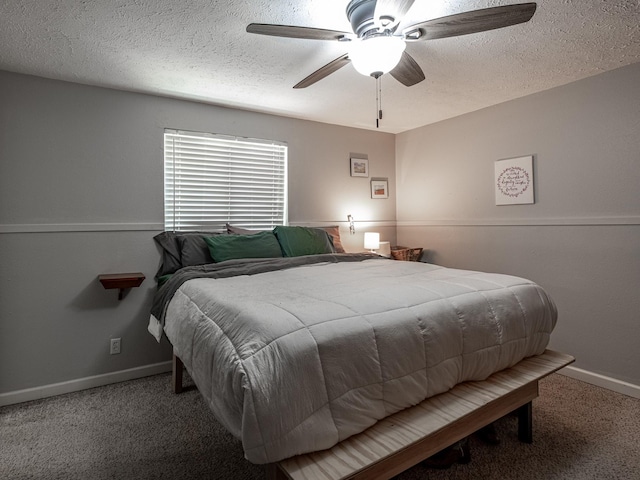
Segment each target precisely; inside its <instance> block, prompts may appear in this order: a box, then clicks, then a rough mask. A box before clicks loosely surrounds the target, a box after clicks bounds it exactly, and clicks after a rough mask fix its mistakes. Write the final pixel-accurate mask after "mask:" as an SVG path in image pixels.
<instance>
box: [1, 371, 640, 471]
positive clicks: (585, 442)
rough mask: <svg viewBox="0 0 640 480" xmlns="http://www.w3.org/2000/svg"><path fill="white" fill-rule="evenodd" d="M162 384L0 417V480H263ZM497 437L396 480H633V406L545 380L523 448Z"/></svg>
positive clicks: (636, 458) (138, 383)
mask: <svg viewBox="0 0 640 480" xmlns="http://www.w3.org/2000/svg"><path fill="white" fill-rule="evenodd" d="M187 381H189V379H188V378H187ZM169 383H170V375H168V374H165V375H158V376H154V377H148V378H144V379H140V380H134V381H130V382H125V383H120V384H116V385H110V386H107V387H101V388H96V389H92V390H86V391H84V392H77V393H73V394H68V395H62V396H59V397H53V398H49V399H45V400H39V401H35V402H29V403H25V404H20V405H13V406H9V407H4V408H1V409H0V478H1V479H11V480H23V479H24V480H26V479H43V480H44V479H46V480H49V479H65V480H66V479H184V480H190V479H233V480H235V479H239V480H242V479H247V480H249V479H252V480H253V479H263V478H264V469H263V467H261V466H258V465H252V464H250V463H248V462H246V461H245V460H244V459H243V456H242V448H241V445H240V444H239V443H238V442H237V441H236V440H235V439H234V438H233V437H231V436H230V435H229V434H228V433H226V432H225V431H224V430H223V429H222V427H220V426H219V424H218V423H217V422H216V421H215V419H214V418H213V416H212V415H211V413H210V411H209V409H208V408H207V407H206V406H205V405H204V402H203V400H202V397H201V396H200V394H199V393H198V391H197V390H195V389H194V388H190V389H188V390H187V391H186V392H185V393H183V394H181V395H174V394H173V393H171V391H170V387H169ZM497 428H498V432H499V434H500V437H501V439H502V441H501V443H500V445H498V446H489V445H485V444H483V443H481V442H480V441H479V440H478V439H476V438H472V439H471V440H470V442H471V463H470V464H468V465H454V466H453V467H451V468H450V469H448V470H443V471H441V470H433V469H428V468H425V467H423V466H422V465H418V466H416V467H414V468H412V469H411V470H408V471H406V472H404V473H403V474H401V475H399V476H398V477H397V479H398V480H417V479H433V480H441V479H442V480H444V479H447V480H455V479H521V480H529V479H530V480H534V479H535V480H539V479H563V480H564V479H576V480H585V479H594V480H595V479H598V480H604V479H630V480H638V479H640V400H638V399H634V398H631V397H626V396H624V395H620V394H616V393H613V392H610V391H608V390H604V389H601V388H598V387H594V386H592V385H589V384H586V383H583V382H580V381H577V380H573V379H571V378H568V377H564V376H562V375H557V374H555V375H551V376H550V377H548V378H547V379H544V380H543V381H541V383H540V397H539V398H538V399H536V400H535V401H534V443H533V444H523V443H520V442H518V440H517V421H516V419H515V417H511V416H509V417H506V418H503V419H502V420H500V421H499V422H498V423H497Z"/></svg>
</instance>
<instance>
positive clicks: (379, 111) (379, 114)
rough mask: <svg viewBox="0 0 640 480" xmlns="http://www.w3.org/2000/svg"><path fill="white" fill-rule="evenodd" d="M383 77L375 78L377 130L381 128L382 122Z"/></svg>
mask: <svg viewBox="0 0 640 480" xmlns="http://www.w3.org/2000/svg"><path fill="white" fill-rule="evenodd" d="M381 78H382V75H379V76H377V77H375V79H376V128H380V120H382V81H381V80H380V79H381Z"/></svg>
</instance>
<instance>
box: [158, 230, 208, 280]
mask: <svg viewBox="0 0 640 480" xmlns="http://www.w3.org/2000/svg"><path fill="white" fill-rule="evenodd" d="M213 235H220V232H162V233H159V234H158V235H156V236H155V237H153V240H154V241H155V242H156V244H157V245H158V247H160V251H161V254H162V259H161V263H160V267H159V268H158V272H157V273H156V280H157V279H158V278H160V277H162V276H163V275H167V274H169V273H175V272H176V271H178V270H180V269H181V268H182V267H183V266H184V265H182V252H181V250H182V247H181V245H180V243H179V242H180V238H187V237H200V238H202V237H211V236H213ZM205 248H206V244H205ZM207 253H208V252H207ZM189 258H192V257H189ZM209 263H211V262H209Z"/></svg>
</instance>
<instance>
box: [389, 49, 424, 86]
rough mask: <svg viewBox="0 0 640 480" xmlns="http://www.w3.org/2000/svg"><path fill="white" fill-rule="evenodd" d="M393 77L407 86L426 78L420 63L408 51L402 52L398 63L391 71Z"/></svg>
mask: <svg viewBox="0 0 640 480" xmlns="http://www.w3.org/2000/svg"><path fill="white" fill-rule="evenodd" d="M389 73H390V74H391V76H392V77H393V78H395V79H396V80H398V81H399V82H400V83H402V84H403V85H405V86H407V87H411V86H412V85H415V84H416V83H420V82H421V81H423V80H424V72H423V71H422V69H421V68H420V65H418V63H417V62H416V61H415V60H414V59H413V57H412V56H411V55H409V54H408V53H407V52H402V57H401V58H400V62H399V63H398V65H397V66H396V67H395V68H394V69H393V70H391V71H390V72H389Z"/></svg>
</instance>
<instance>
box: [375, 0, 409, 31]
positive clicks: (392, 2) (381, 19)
mask: <svg viewBox="0 0 640 480" xmlns="http://www.w3.org/2000/svg"><path fill="white" fill-rule="evenodd" d="M413 2H414V0H376V9H375V11H374V14H373V19H374V21H375V23H376V25H380V26H382V27H386V28H391V27H393V26H395V25H397V24H398V23H400V21H401V20H402V19H403V18H404V16H405V15H406V14H407V12H408V11H409V9H410V8H411V6H412V5H413Z"/></svg>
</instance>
